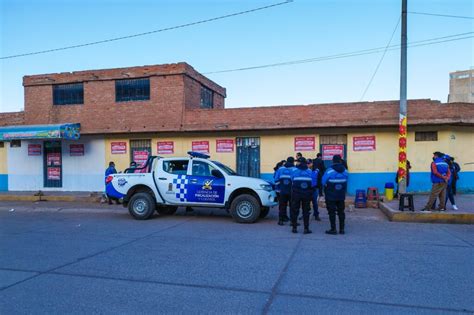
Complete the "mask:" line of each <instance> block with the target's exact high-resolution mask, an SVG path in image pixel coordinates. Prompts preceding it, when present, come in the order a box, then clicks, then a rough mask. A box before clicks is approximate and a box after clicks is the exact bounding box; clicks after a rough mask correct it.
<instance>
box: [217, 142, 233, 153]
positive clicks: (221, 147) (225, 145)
mask: <svg viewBox="0 0 474 315" xmlns="http://www.w3.org/2000/svg"><path fill="white" fill-rule="evenodd" d="M216 152H218V153H232V152H234V139H217V140H216Z"/></svg>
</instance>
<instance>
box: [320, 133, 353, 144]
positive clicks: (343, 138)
mask: <svg viewBox="0 0 474 315" xmlns="http://www.w3.org/2000/svg"><path fill="white" fill-rule="evenodd" d="M319 143H322V144H347V135H320V136H319Z"/></svg>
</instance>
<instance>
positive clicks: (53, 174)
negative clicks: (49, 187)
mask: <svg viewBox="0 0 474 315" xmlns="http://www.w3.org/2000/svg"><path fill="white" fill-rule="evenodd" d="M51 179H52V180H60V179H61V168H59V167H48V180H51Z"/></svg>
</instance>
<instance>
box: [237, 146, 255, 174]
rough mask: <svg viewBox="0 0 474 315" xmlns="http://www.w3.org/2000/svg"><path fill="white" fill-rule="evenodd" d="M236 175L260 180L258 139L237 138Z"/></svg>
mask: <svg viewBox="0 0 474 315" xmlns="http://www.w3.org/2000/svg"><path fill="white" fill-rule="evenodd" d="M236 145H237V174H239V175H241V176H248V177H257V178H260V138H256V137H254V138H237V140H236Z"/></svg>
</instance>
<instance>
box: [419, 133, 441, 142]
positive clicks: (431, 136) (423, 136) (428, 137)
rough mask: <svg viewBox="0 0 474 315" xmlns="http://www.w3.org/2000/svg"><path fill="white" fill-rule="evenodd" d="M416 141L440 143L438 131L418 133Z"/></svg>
mask: <svg viewBox="0 0 474 315" xmlns="http://www.w3.org/2000/svg"><path fill="white" fill-rule="evenodd" d="M415 141H438V132H437V131H416V132H415Z"/></svg>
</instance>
